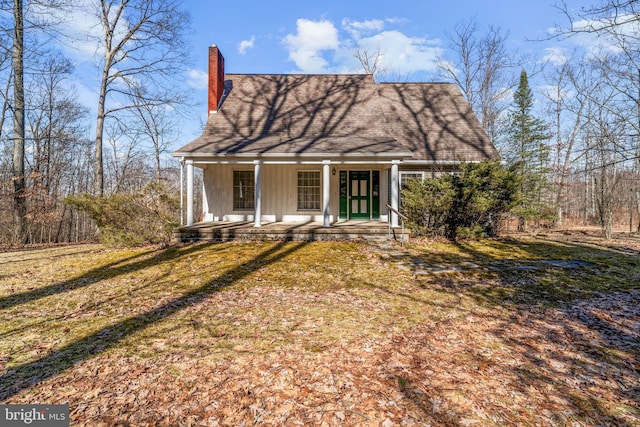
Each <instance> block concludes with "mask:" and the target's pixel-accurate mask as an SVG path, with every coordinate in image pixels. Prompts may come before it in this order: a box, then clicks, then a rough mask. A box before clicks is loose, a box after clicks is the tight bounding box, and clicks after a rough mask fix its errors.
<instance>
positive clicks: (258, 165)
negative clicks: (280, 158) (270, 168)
mask: <svg viewBox="0 0 640 427" xmlns="http://www.w3.org/2000/svg"><path fill="white" fill-rule="evenodd" d="M253 165H254V169H255V172H254V178H255V182H254V189H255V199H254V200H255V207H256V211H255V215H254V224H253V226H254V227H262V222H261V217H262V160H254V161H253Z"/></svg>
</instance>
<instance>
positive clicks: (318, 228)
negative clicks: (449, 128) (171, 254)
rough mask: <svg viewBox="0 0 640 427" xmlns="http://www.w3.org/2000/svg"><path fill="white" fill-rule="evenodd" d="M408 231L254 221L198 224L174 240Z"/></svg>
mask: <svg viewBox="0 0 640 427" xmlns="http://www.w3.org/2000/svg"><path fill="white" fill-rule="evenodd" d="M409 235H410V233H409V230H408V229H407V228H406V227H405V229H404V236H403V235H402V228H392V229H391V232H389V225H388V223H386V222H384V221H341V222H336V223H333V224H331V227H326V228H325V227H323V226H322V223H321V222H304V223H302V222H267V223H262V227H254V226H253V221H246V222H226V221H218V222H199V223H197V224H194V225H192V226H183V227H180V228H177V229H176V230H174V232H173V240H174V242H176V243H179V242H193V241H207V242H225V241H231V240H241V241H242V240H248V241H251V240H295V241H313V240H349V239H366V240H388V239H395V240H398V241H401V240H402V239H403V237H404V241H405V242H407V241H408V240H409Z"/></svg>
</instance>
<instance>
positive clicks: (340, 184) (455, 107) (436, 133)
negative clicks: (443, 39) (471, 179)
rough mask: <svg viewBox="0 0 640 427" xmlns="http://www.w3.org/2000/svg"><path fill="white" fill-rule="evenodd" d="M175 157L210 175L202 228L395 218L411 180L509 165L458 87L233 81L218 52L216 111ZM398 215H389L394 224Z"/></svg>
mask: <svg viewBox="0 0 640 427" xmlns="http://www.w3.org/2000/svg"><path fill="white" fill-rule="evenodd" d="M173 156H175V157H177V158H179V159H180V161H181V164H182V165H184V166H186V174H187V209H186V210H187V225H192V224H193V222H194V212H193V205H194V201H193V167H198V168H201V169H202V170H203V180H204V188H203V201H202V202H203V203H202V204H203V212H202V219H203V220H204V221H251V222H253V223H254V225H255V226H256V227H260V226H261V225H262V224H263V222H272V221H282V222H310V221H317V222H321V223H322V224H323V226H324V227H330V226H331V225H332V224H334V223H336V222H338V221H344V220H381V221H386V220H387V219H390V220H391V222H392V225H393V226H397V225H398V218H397V215H396V214H395V213H394V212H393V211H392V210H391V211H390V210H389V209H387V204H389V205H390V206H392V207H393V208H395V209H397V208H398V204H399V193H400V188H401V185H402V183H403V182H404V181H405V180H406V179H409V178H421V177H424V176H427V175H429V176H431V175H437V174H439V173H443V172H448V171H453V170H455V169H456V167H457V166H458V165H459V164H460V162H462V161H466V162H477V161H482V160H485V159H497V158H499V155H498V152H497V151H496V149H495V147H494V146H493V145H492V144H491V141H490V140H489V138H488V137H487V135H486V133H485V132H484V130H483V129H482V127H481V126H480V123H479V122H478V120H477V118H476V117H475V115H474V114H473V112H472V111H471V108H470V107H469V105H468V103H467V102H466V101H465V99H464V98H463V96H462V94H461V93H460V91H459V90H458V89H457V87H456V86H455V85H453V84H449V83H376V82H375V81H374V80H373V76H372V75H371V74H357V75H349V74H339V75H299V74H294V75H290V74H225V69H224V58H223V56H222V54H221V53H220V50H219V49H218V48H217V47H216V46H215V45H214V46H211V47H210V48H209V116H208V120H207V123H206V126H205V128H204V131H203V133H202V135H201V136H200V137H198V138H196V139H195V140H194V141H192V142H190V143H189V144H187V145H185V146H184V147H182V148H180V149H178V150H177V151H176V152H174V153H173ZM389 215H391V218H389Z"/></svg>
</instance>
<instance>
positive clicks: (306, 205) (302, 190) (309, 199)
mask: <svg viewBox="0 0 640 427" xmlns="http://www.w3.org/2000/svg"><path fill="white" fill-rule="evenodd" d="M298 210H302V211H318V210H320V171H300V172H298Z"/></svg>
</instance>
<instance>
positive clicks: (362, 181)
mask: <svg viewBox="0 0 640 427" xmlns="http://www.w3.org/2000/svg"><path fill="white" fill-rule="evenodd" d="M370 179H371V175H370V173H369V171H349V218H350V219H369V218H371V212H370V209H371V200H370V194H369V188H370V185H369V182H370Z"/></svg>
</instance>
